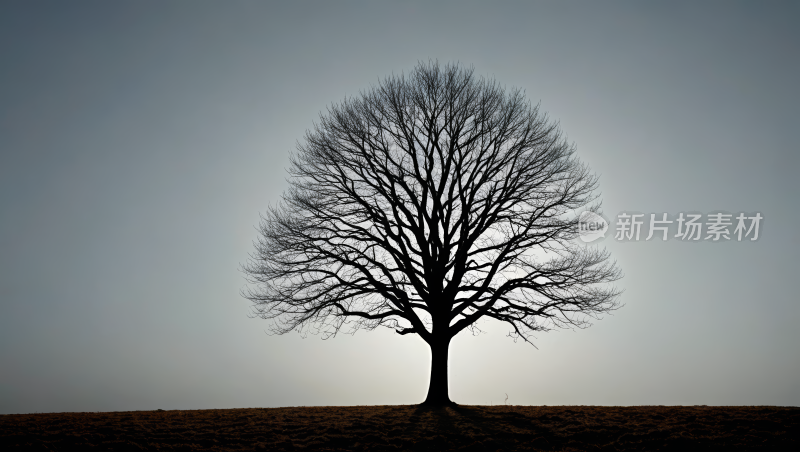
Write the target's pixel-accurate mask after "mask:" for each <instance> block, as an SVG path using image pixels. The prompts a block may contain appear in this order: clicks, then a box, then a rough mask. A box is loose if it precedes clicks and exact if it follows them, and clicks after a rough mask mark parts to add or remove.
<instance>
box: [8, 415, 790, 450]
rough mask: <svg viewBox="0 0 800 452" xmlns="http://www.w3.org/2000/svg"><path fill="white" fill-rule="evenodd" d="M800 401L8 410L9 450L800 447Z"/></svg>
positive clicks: (726, 448) (777, 448)
mask: <svg viewBox="0 0 800 452" xmlns="http://www.w3.org/2000/svg"><path fill="white" fill-rule="evenodd" d="M798 432H800V408H784V407H660V406H647V407H592V406H566V407H563V406H561V407H547V406H544V407H538V406H537V407H527V406H468V405H461V406H457V407H448V408H425V407H420V406H414V405H410V406H364V407H297V408H242V409H231V410H197V411H128V412H112V413H46V414H13V415H2V416H0V450H4V451H6V450H20V449H24V450H53V451H58V450H130V451H136V450H176V451H178V450H181V451H188V450H220V451H222V450H225V451H227V450H303V449H306V450H393V451H394V450H431V451H438V450H491V451H494V450H559V451H561V450H610V451H611V450H648V451H650V450H687V449H690V450H691V449H697V450H770V451H772V450H795V451H796V450H800V442H799V441H798Z"/></svg>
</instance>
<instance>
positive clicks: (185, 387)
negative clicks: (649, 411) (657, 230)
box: [0, 1, 800, 413]
mask: <svg viewBox="0 0 800 452" xmlns="http://www.w3.org/2000/svg"><path fill="white" fill-rule="evenodd" d="M798 19H800V5H799V4H798V3H797V2H781V3H768V2H733V1H725V2H686V3H683V4H681V3H677V2H629V3H628V2H626V3H620V2H585V3H579V2H558V3H556V2H540V3H529V2H525V3H522V2H520V3H512V2H495V3H491V4H490V3H488V2H482V3H467V2H436V3H427V2H418V3H415V2H404V3H402V4H388V3H380V4H378V3H377V2H373V3H366V2H365V3H358V2H319V3H310V2H292V3H291V4H289V3H288V2H287V3H285V4H282V5H278V4H277V3H268V2H199V1H193V2H155V1H137V2H99V1H98V2H80V1H75V2H55V1H53V2H39V1H33V2H22V1H7V2H2V4H0V413H25V412H36V411H39V412H41V411H108V410H114V411H118V410H140V409H157V408H162V409H200V408H229V407H256V406H264V407H271V406H293V405H383V404H412V403H419V402H421V401H422V400H423V399H424V397H425V394H426V391H427V385H428V366H429V351H428V348H427V345H426V344H424V342H422V340H421V339H419V338H418V337H416V336H415V337H410V336H399V335H396V334H394V333H393V332H391V331H390V330H380V331H374V332H359V333H357V334H356V335H355V336H349V335H341V336H338V337H336V338H335V339H331V340H326V341H323V340H322V339H321V338H320V337H319V336H309V337H308V338H305V339H303V338H301V337H300V336H299V335H296V334H289V335H285V336H268V335H267V334H265V330H266V329H267V323H266V321H264V320H260V319H253V318H248V314H249V313H250V312H251V310H250V304H249V302H248V301H247V300H245V299H243V298H241V297H240V295H239V291H240V290H241V289H242V288H243V287H244V284H245V282H244V279H243V276H242V274H241V272H240V271H239V265H240V264H241V263H244V262H245V261H246V260H247V256H248V253H249V252H250V251H251V249H252V241H253V240H254V239H255V238H256V231H255V229H254V226H255V225H256V224H257V223H258V220H259V213H260V212H263V211H264V210H265V209H266V208H267V206H269V205H271V204H274V203H275V202H276V201H277V200H278V199H279V196H280V194H281V192H282V190H283V189H284V188H285V187H286V182H285V177H286V174H285V168H286V167H287V163H288V155H289V152H290V151H292V150H293V149H294V147H295V144H296V142H297V141H298V140H300V139H301V138H302V136H303V134H304V131H305V130H306V129H307V128H309V127H311V125H312V123H313V122H314V121H315V120H317V118H318V115H319V112H320V111H322V110H324V109H325V108H326V106H328V105H330V104H331V103H333V102H339V101H341V100H342V99H344V98H345V97H347V96H354V95H357V94H358V93H359V90H361V89H364V88H368V87H369V86H370V84H374V83H376V82H377V81H378V80H379V79H381V78H382V77H385V76H387V75H391V74H400V73H402V72H403V71H406V72H408V71H409V70H411V69H412V68H413V67H414V65H415V64H416V63H417V62H418V61H428V60H438V61H439V62H442V63H445V62H461V63H462V64H464V65H466V66H473V67H474V69H475V72H476V73H477V74H479V75H484V76H487V77H494V78H495V79H496V80H498V81H499V82H500V83H501V84H503V85H506V86H508V87H512V86H516V87H521V88H523V89H525V90H526V92H527V95H528V97H529V98H530V99H531V100H532V101H533V102H534V103H536V102H541V109H542V110H543V111H545V112H547V113H548V114H549V115H550V117H552V118H553V119H556V120H559V121H560V123H561V127H562V129H563V131H564V132H565V133H566V134H567V135H568V137H569V139H570V141H574V142H575V144H576V145H577V148H578V155H579V156H580V157H581V158H582V159H583V160H584V161H585V162H586V163H587V164H589V166H590V167H591V168H592V169H593V170H594V171H595V172H597V173H598V174H599V175H600V177H601V179H600V187H601V190H602V198H603V201H604V204H603V205H604V212H605V214H606V217H607V218H608V219H609V220H615V218H616V215H617V214H618V213H620V212H641V213H646V214H649V213H659V214H660V213H662V212H663V213H668V214H669V215H670V218H671V219H674V217H676V216H677V215H678V214H679V213H680V212H697V213H702V214H704V218H703V219H704V220H705V214H708V213H713V212H718V211H725V212H728V213H733V214H734V215H736V214H738V213H739V212H745V213H755V212H758V213H760V214H761V215H762V216H763V218H764V219H763V220H762V222H761V224H760V231H759V239H758V240H756V241H750V240H749V239H746V240H743V241H741V242H739V241H736V240H729V241H725V240H723V241H721V242H719V243H713V242H711V241H705V240H703V241H699V242H695V243H686V242H681V241H680V240H668V241H666V242H662V241H652V240H651V241H644V236H643V237H642V239H641V240H639V241H630V242H617V241H615V240H614V239H613V237H611V235H613V231H612V233H611V234H610V235H609V236H608V238H607V239H606V240H604V241H603V242H602V243H601V244H600V245H601V246H606V247H608V249H609V250H610V251H611V252H612V255H613V257H614V258H615V259H616V260H617V262H618V263H619V266H620V267H621V269H622V271H623V272H624V274H625V277H624V279H623V280H622V281H620V284H619V286H620V287H621V288H623V289H624V290H625V293H624V294H623V296H622V298H621V302H622V303H624V304H625V306H624V307H623V308H622V309H620V310H618V311H616V313H615V314H614V315H612V316H608V317H606V318H604V319H602V320H600V321H598V322H596V323H595V324H594V326H592V327H591V328H589V329H585V330H578V331H571V330H562V331H554V332H550V333H546V334H540V335H538V339H537V341H536V345H537V347H538V350H537V349H536V348H534V347H531V346H530V345H525V344H522V343H516V344H515V343H514V342H512V341H511V340H510V339H509V338H507V337H505V334H506V332H507V328H506V327H505V326H503V325H500V324H494V323H491V322H486V323H482V324H481V327H482V328H484V329H485V330H486V334H483V335H481V336H479V337H472V336H470V335H469V334H468V332H464V333H463V334H462V335H460V336H457V337H456V338H455V339H454V342H453V344H452V346H451V353H450V387H451V389H450V395H451V398H452V399H453V400H454V401H456V402H458V403H463V404H489V403H502V402H503V400H504V399H505V394H508V403H511V404H526V405H527V404H546V405H658V404H663V405H673V404H680V405H695V404H707V405H798V404H800V352H798V345H800V329H798V328H797V323H798V320H800V300H799V299H798V298H799V297H798V295H797V289H796V287H797V285H796V282H797V273H798V272H797V269H798V265H797V260H798V251H800V247H798V242H800V239H799V238H798V237H799V236H798V234H799V233H798V225H800V214H798V210H800V209H799V208H800V205H798V202H797V196H798V193H800V187H798V185H800V184H798V182H797V171H798V169H800V159H798V145H797V132H798V128H800V110H799V109H798V105H800V89H799V88H798V82H797V81H798V80H800V58H798V53H797V52H798V49H800V27H798V25H797V23H798ZM648 216H649V215H648Z"/></svg>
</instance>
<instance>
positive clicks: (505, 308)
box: [243, 63, 620, 405]
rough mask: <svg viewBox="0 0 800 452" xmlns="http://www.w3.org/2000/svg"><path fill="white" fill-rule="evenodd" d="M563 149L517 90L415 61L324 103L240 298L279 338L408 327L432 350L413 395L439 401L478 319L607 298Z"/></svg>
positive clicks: (575, 170) (520, 323)
mask: <svg viewBox="0 0 800 452" xmlns="http://www.w3.org/2000/svg"><path fill="white" fill-rule="evenodd" d="M574 154H575V147H574V145H570V144H568V143H567V141H566V139H565V138H564V137H563V135H562V133H561V131H560V130H559V127H558V125H557V124H555V123H553V122H550V121H549V120H548V118H547V117H546V115H543V114H541V113H540V112H539V106H538V105H536V106H533V105H531V104H530V103H529V102H528V101H526V99H525V96H524V93H523V92H522V91H520V90H519V89H512V90H509V91H507V90H505V89H504V88H502V87H500V86H499V85H498V84H497V83H496V82H495V81H493V80H486V79H482V78H477V77H475V76H474V74H473V70H471V69H466V68H464V67H462V66H459V65H446V66H441V65H439V64H438V63H428V64H422V63H421V64H419V65H418V66H417V67H416V68H415V69H414V70H413V71H412V72H411V73H410V74H408V76H402V75H401V76H392V77H389V78H386V79H384V80H382V81H380V82H379V83H378V84H377V86H373V87H372V88H370V89H369V90H367V91H365V92H362V93H361V94H360V95H359V96H357V97H355V98H348V99H345V100H344V101H343V102H342V103H340V104H334V105H332V106H330V107H329V108H328V110H327V114H321V115H320V119H319V123H317V124H315V125H314V127H313V129H312V130H309V131H308V132H307V133H306V136H305V140H304V141H303V142H301V143H299V144H298V146H297V152H296V153H294V154H293V155H292V157H291V165H290V169H289V174H290V178H289V183H290V187H289V188H288V190H287V191H286V192H285V193H284V194H283V197H282V200H281V201H280V202H279V203H278V204H277V205H276V206H273V207H271V208H269V210H268V211H267V212H266V214H265V215H263V216H262V221H261V224H260V227H259V232H260V237H259V239H258V241H257V242H256V243H255V244H254V245H255V252H254V253H252V254H251V256H250V260H249V261H248V263H247V264H246V265H244V266H243V271H244V273H245V274H246V276H247V279H248V282H249V283H250V284H251V288H249V289H247V290H246V291H245V292H244V293H243V295H244V296H245V297H246V298H248V299H249V300H251V301H252V302H253V306H254V313H255V315H256V316H258V317H261V318H264V319H272V320H273V323H272V330H273V331H274V332H275V333H279V334H283V333H286V332H289V331H292V330H298V331H308V330H309V329H311V331H314V332H323V333H324V334H325V335H327V336H330V335H335V334H336V333H337V332H339V331H340V329H341V328H343V327H344V326H345V325H349V327H350V328H351V329H352V330H351V331H352V332H355V330H357V329H366V330H372V329H375V328H377V327H378V326H384V327H389V328H392V329H394V330H395V331H396V332H397V333H398V334H401V335H407V334H417V335H419V336H420V337H421V338H422V339H423V340H424V341H425V342H426V343H427V344H428V345H429V346H430V350H431V373H430V383H429V388H428V395H427V398H426V400H425V403H426V404H436V405H438V404H449V403H452V402H451V401H450V398H449V393H448V379H447V363H448V352H449V345H450V340H451V339H452V338H453V337H454V336H455V335H456V334H458V333H460V332H461V331H463V330H465V329H468V330H470V331H471V332H473V334H474V333H476V332H478V331H479V330H478V329H477V326H476V325H475V322H476V321H477V320H478V319H480V318H492V319H496V320H499V321H500V322H505V323H507V324H508V325H510V328H511V330H510V333H509V335H510V336H511V337H512V338H514V340H515V341H516V340H517V339H520V338H521V339H522V340H524V341H526V342H530V339H531V334H532V333H533V332H536V331H548V330H549V329H551V328H553V327H569V328H571V327H585V326H588V325H589V323H588V320H589V319H592V318H598V316H599V315H600V314H602V313H607V312H609V311H612V310H614V309H616V308H617V307H618V302H617V298H618V295H619V291H617V290H616V289H615V288H613V287H610V286H609V285H608V284H606V283H608V282H611V281H614V280H616V279H618V278H619V277H620V273H619V270H618V268H617V267H616V265H615V263H611V262H610V261H609V260H608V258H609V255H608V253H607V252H606V251H605V250H602V251H601V250H598V249H596V248H594V247H586V246H583V245H579V244H577V243H576V242H575V238H576V237H577V235H578V222H577V219H576V218H577V216H576V215H574V213H575V212H577V211H578V210H590V211H592V212H599V209H600V205H599V203H598V202H596V201H597V196H596V195H595V194H594V191H595V190H596V186H597V177H596V176H594V175H593V174H591V173H590V172H589V170H588V168H587V167H586V166H585V165H584V164H582V163H581V162H580V161H579V160H578V159H577V157H576V156H575V155H574ZM571 213H572V214H571ZM252 286H255V288H252Z"/></svg>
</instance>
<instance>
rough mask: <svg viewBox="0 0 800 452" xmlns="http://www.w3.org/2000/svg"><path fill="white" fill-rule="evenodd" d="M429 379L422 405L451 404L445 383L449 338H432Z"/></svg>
mask: <svg viewBox="0 0 800 452" xmlns="http://www.w3.org/2000/svg"><path fill="white" fill-rule="evenodd" d="M430 347H431V379H430V384H429V385H428V397H427V398H426V399H425V402H423V405H452V404H453V402H452V401H451V400H450V393H449V390H448V385H447V358H448V354H449V352H450V350H449V349H450V338H447V339H439V340H437V339H434V340H433V341H432V342H431V344H430Z"/></svg>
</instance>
